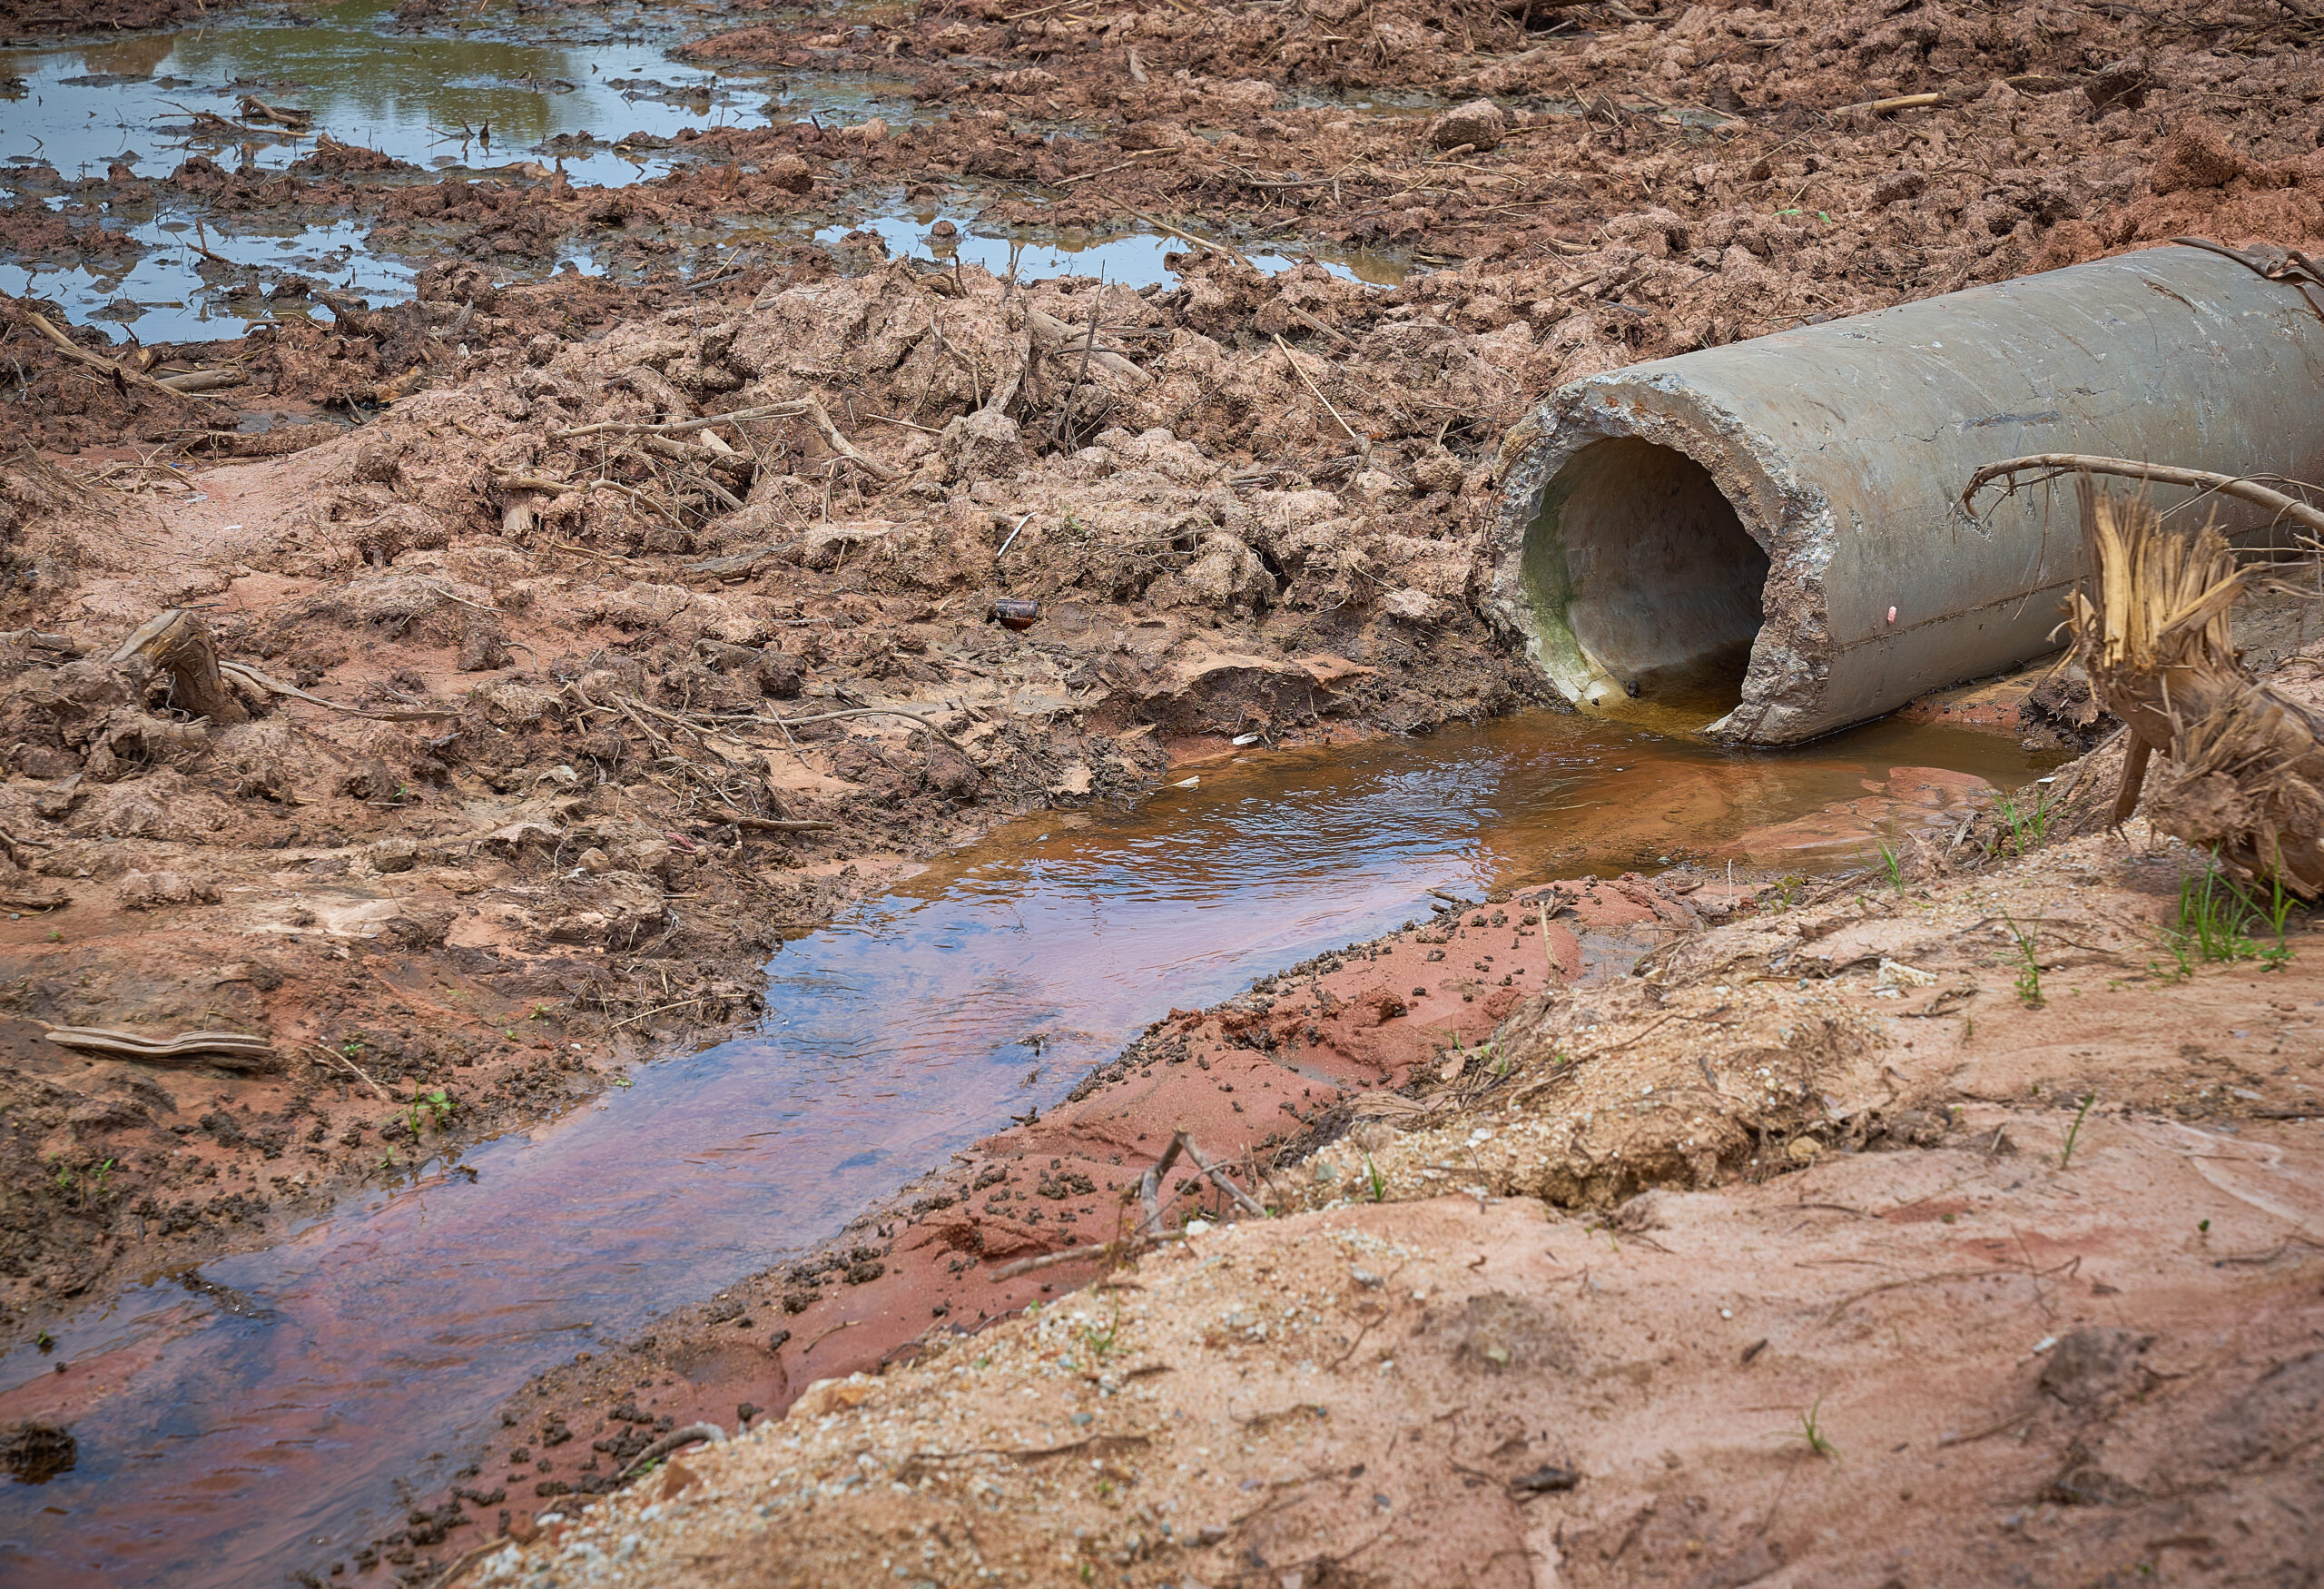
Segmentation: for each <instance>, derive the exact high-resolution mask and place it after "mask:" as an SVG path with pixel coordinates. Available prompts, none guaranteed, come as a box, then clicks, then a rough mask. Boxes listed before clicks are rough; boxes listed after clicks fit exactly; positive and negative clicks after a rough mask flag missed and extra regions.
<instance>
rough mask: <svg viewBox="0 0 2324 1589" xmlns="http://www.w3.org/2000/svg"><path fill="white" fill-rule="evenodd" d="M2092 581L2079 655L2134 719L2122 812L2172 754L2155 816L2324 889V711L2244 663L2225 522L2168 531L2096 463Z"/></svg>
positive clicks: (2112, 700) (2305, 885)
mask: <svg viewBox="0 0 2324 1589" xmlns="http://www.w3.org/2000/svg"><path fill="white" fill-rule="evenodd" d="M2081 496H2082V536H2083V552H2084V555H2085V557H2086V558H2087V559H2088V567H2089V568H2090V571H2091V572H2090V580H2089V583H2088V584H2087V585H2086V586H2085V587H2083V588H2082V589H2079V590H2077V591H2076V592H2075V593H2074V595H2073V597H2072V598H2071V599H2070V601H2069V603H2068V610H2069V612H2070V614H2071V619H2070V621H2071V625H2072V627H2073V636H2074V654H2075V656H2076V658H2077V659H2078V660H2079V661H2080V662H2081V664H2082V666H2083V669H2084V670H2085V671H2087V672H2088V674H2089V676H2090V682H2091V687H2092V688H2093V689H2094V690H2095V691H2096V692H2097V694H2098V698H2099V700H2100V701H2101V702H2102V704H2103V705H2104V706H2105V707H2106V709H2107V710H2108V711H2110V712H2112V713H2113V714H2114V716H2117V717H2120V718H2121V719H2122V722H2123V723H2124V724H2125V725H2127V726H2128V729H2129V733H2130V745H2129V749H2128V754H2127V755H2125V757H2124V758H2123V763H2122V793H2121V795H2120V796H2119V797H2118V798H2117V799H2116V801H2115V804H2114V820H2115V822H2116V824H2118V825H2119V824H2121V823H2122V822H2123V821H2126V820H2127V819H2128V818H2129V816H2130V814H2131V813H2132V811H2134V810H2135V809H2137V807H2138V804H2139V798H2140V791H2141V786H2142V784H2143V783H2144V782H2145V776H2146V770H2147V761H2148V759H2149V757H2150V755H2152V753H2153V752H2154V751H2157V750H2160V751H2162V753H2163V755H2164V756H2165V757H2166V758H2168V760H2169V763H2170V766H2169V767H2168V769H2167V770H2166V771H2165V772H2164V773H2163V774H2162V775H2161V776H2160V777H2158V779H2157V782H2156V786H2155V788H2154V790H2153V791H2152V795H2150V797H2149V798H2148V800H2147V802H2146V808H2147V819H2148V821H2149V822H2151V823H2152V824H2153V825H2154V826H2155V827H2156V828H2157V829H2159V830H2160V831H2162V832H2163V833H2167V834H2171V835H2173V836H2174V837H2177V838H2180V839H2182V840H2184V841H2185V842H2186V843H2187V844H2191V845H2194V846H2197V847H2200V848H2202V849H2207V850H2211V851H2213V852H2215V853H2216V854H2218V855H2219V857H2220V859H2221V862H2222V863H2223V864H2226V865H2227V866H2228V867H2229V868H2230V870H2232V871H2233V872H2234V873H2237V874H2238V875H2240V876H2242V877H2246V878H2249V879H2251V880H2254V881H2256V882H2260V883H2281V884H2282V885H2283V887H2284V888H2285V890H2286V891H2287V892H2289V893H2296V894H2298V895H2299V896H2300V897H2301V898H2303V899H2314V898H2316V897H2317V896H2318V894H2319V893H2324V844H2319V834H2324V722H2319V719H2318V718H2317V717H2316V716H2314V715H2313V714H2311V713H2310V712H2309V710H2308V709H2307V708H2306V707H2304V706H2300V705H2299V703H2298V702H2296V701H2293V700H2290V699H2288V698H2287V697H2285V696H2282V695H2280V694H2279V693H2278V692H2277V691H2276V690H2274V689H2273V688H2271V687H2270V686H2268V685H2265V684H2262V683H2260V682H2259V681H2258V680H2256V679H2254V678H2252V676H2250V674H2249V673H2247V672H2245V671H2244V669H2243V666H2242V665H2241V663H2240V661H2238V659H2237V656H2236V650H2235V640H2234V635H2233V631H2232V627H2231V616H2232V609H2233V607H2234V603H2235V598H2236V597H2237V596H2238V595H2239V594H2240V592H2241V590H2242V588H2243V584H2244V574H2243V570H2241V569H2240V568H2237V566H2236V562H2235V554H2234V552H2233V551H2232V550H2231V549H2230V548H2229V546H2228V544H2227V540H2226V538H2225V537H2223V536H2221V534H2220V533H2219V531H2218V530H2217V529H2216V528H2212V527H2211V526H2209V525H2206V526H2205V527H2204V528H2201V529H2200V530H2198V531H2196V532H2195V533H2193V534H2192V535H2181V534H2173V533H2171V532H2169V531H2166V530H2164V529H2163V528H2162V526H2161V524H2160V522H2159V521H2158V520H2157V518H2156V517H2155V513H2154V509H2153V508H2152V505H2151V504H2149V503H2148V502H2147V501H2145V500H2144V499H2138V500H2133V501H2129V502H2118V501H2116V500H2114V499H2113V498H2110V497H2103V496H2101V495H2100V494H2099V492H2098V490H2097V489H2096V487H2095V485H2094V483H2093V480H2092V479H2090V478H2089V477H2088V476H2086V475H2085V476H2084V477H2083V480H2082V487H2081Z"/></svg>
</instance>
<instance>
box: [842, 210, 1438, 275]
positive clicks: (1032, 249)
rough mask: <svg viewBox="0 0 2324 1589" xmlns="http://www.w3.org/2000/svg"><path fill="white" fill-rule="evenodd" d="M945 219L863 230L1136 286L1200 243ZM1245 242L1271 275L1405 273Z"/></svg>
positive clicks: (999, 267)
mask: <svg viewBox="0 0 2324 1589" xmlns="http://www.w3.org/2000/svg"><path fill="white" fill-rule="evenodd" d="M938 218H939V217H938V216H937V214H936V213H935V212H928V213H926V214H924V215H884V216H881V217H880V218H878V219H877V220H872V221H866V222H864V223H863V228H862V229H863V230H864V231H867V232H878V233H879V234H880V238H881V242H885V243H886V244H887V245H888V252H890V253H891V254H893V255H896V256H897V257H899V258H919V259H930V258H933V259H940V260H947V261H949V260H955V259H957V260H959V261H960V262H961V263H962V264H964V265H981V266H983V267H984V268H985V269H986V270H988V271H991V272H992V273H993V274H994V275H996V276H1006V275H1008V274H1009V266H1010V264H1011V263H1012V262H1013V263H1014V264H1015V266H1016V271H1017V275H1018V278H1019V280H1020V281H1040V280H1041V279H1043V278H1044V277H1049V276H1098V275H1102V276H1103V277H1105V279H1106V280H1107V281H1119V282H1122V283H1124V284H1125V285H1128V286H1131V287H1144V286H1147V284H1149V283H1151V282H1156V281H1167V280H1168V279H1169V274H1170V273H1169V271H1167V270H1165V269H1164V268H1163V265H1162V256H1163V255H1165V254H1169V253H1179V252H1187V251H1188V250H1189V249H1191V247H1192V246H1193V245H1192V244H1190V243H1187V242H1184V241H1183V240H1181V239H1178V238H1175V237H1157V236H1156V235H1155V234H1154V233H1152V232H1129V233H1126V234H1119V235H1116V236H1112V237H1105V238H1099V237H1096V236H1092V235H1090V234H1088V233H1079V234H1074V233H1066V234H1059V233H1055V232H1052V233H1049V234H1048V235H1047V236H1046V237H1044V238H1042V239H1041V240H1039V241H1036V242H1029V241H1026V240H1023V239H1018V238H1009V237H1000V236H992V235H980V234H978V233H976V232H972V231H971V230H970V222H969V220H968V218H967V217H966V216H963V215H957V214H956V215H952V216H950V217H949V219H950V221H951V222H952V223H953V225H954V226H955V227H957V228H958V229H959V230H958V234H957V235H955V236H952V237H949V238H931V237H930V236H929V235H928V229H929V228H930V227H931V226H932V225H934V224H935V223H936V222H937V220H938ZM848 230H849V229H848V228H846V227H844V226H832V227H827V228H826V229H824V230H823V231H822V232H817V233H816V234H815V241H816V242H819V243H821V244H822V245H823V246H824V247H825V248H832V247H836V246H837V245H838V243H839V241H840V239H841V238H842V237H844V236H845V235H846V234H847V232H848ZM1241 246H1242V248H1243V253H1244V256H1245V257H1246V258H1247V259H1248V260H1249V261H1250V262H1252V263H1253V264H1254V265H1256V266H1257V267H1258V268H1259V269H1260V270H1262V271H1265V272H1266V273H1267V274H1268V275H1271V276H1272V275H1276V274H1279V273H1280V272H1282V271H1287V270H1289V269H1291V268H1292V267H1293V266H1294V265H1295V264H1298V263H1299V262H1301V261H1302V260H1305V259H1313V260H1315V262H1316V263H1318V264H1320V265H1322V266H1323V267H1324V269H1325V270H1327V271H1330V272H1331V273H1332V274H1333V275H1334V276H1337V277H1339V278H1340V279H1341V280H1343V281H1368V282H1371V283H1373V284H1374V285H1375V286H1389V287H1393V286H1394V285H1396V284H1397V283H1398V282H1400V281H1403V279H1404V271H1403V266H1402V265H1401V264H1399V263H1397V262H1395V261H1394V260H1393V259H1392V258H1391V257H1389V256H1386V255H1382V254H1371V253H1341V252H1332V251H1326V250H1315V249H1306V248H1302V249H1300V250H1299V251H1298V252H1295V253H1292V254H1280V253H1274V252H1268V250H1267V248H1266V245H1265V244H1264V243H1251V244H1246V245H1241ZM1012 255H1013V261H1012Z"/></svg>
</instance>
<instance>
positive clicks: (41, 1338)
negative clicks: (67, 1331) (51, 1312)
mask: <svg viewBox="0 0 2324 1589" xmlns="http://www.w3.org/2000/svg"><path fill="white" fill-rule="evenodd" d="M33 1345H34V1346H36V1347H39V1348H40V1349H41V1350H42V1351H44V1352H53V1351H54V1350H55V1349H56V1337H54V1336H53V1335H51V1334H49V1333H48V1331H46V1330H43V1331H41V1332H40V1334H38V1335H36V1336H34V1337H33Z"/></svg>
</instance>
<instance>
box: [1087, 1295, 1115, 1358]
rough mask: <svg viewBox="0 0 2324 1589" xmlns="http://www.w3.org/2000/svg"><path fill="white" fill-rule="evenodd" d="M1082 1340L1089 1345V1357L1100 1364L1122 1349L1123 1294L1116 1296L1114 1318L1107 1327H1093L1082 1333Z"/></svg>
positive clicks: (1108, 1322)
mask: <svg viewBox="0 0 2324 1589" xmlns="http://www.w3.org/2000/svg"><path fill="white" fill-rule="evenodd" d="M1081 1338H1082V1340H1083V1341H1084V1342H1086V1343H1087V1344H1088V1347H1089V1355H1090V1356H1091V1357H1095V1358H1097V1359H1098V1362H1100V1363H1103V1362H1104V1361H1105V1360H1106V1355H1107V1354H1108V1352H1112V1351H1117V1350H1118V1349H1119V1348H1120V1347H1121V1344H1122V1298H1121V1293H1119V1292H1116V1293H1115V1294H1114V1316H1113V1318H1111V1319H1109V1320H1108V1321H1107V1324H1106V1327H1105V1328H1104V1329H1099V1328H1098V1327H1097V1326H1096V1325H1091V1326H1090V1327H1088V1328H1087V1329H1085V1330H1083V1331H1082V1332H1081Z"/></svg>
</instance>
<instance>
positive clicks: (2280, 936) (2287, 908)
mask: <svg viewBox="0 0 2324 1589" xmlns="http://www.w3.org/2000/svg"><path fill="white" fill-rule="evenodd" d="M2269 886H2270V889H2271V890H2272V891H2273V892H2272V893H2271V894H2270V897H2269V900H2268V903H2267V904H2265V905H2264V906H2262V907H2260V913H2261V914H2262V915H2264V916H2265V917H2266V918H2267V923H2268V930H2269V931H2270V933H2274V934H2275V937H2276V941H2275V942H2274V943H2271V944H2270V945H2268V946H2267V947H2266V948H2264V949H2262V950H2260V970H2261V971H2281V970H2283V968H2284V967H2286V966H2287V965H2290V963H2291V945H2290V944H2289V943H2285V942H2284V923H2285V921H2286V920H2287V919H2289V918H2290V915H2291V907H2292V905H2293V903H2295V902H2294V900H2293V899H2292V897H2291V895H2290V894H2288V893H2285V892H2284V880H2283V879H2282V878H2280V877H2276V878H2270V880H2269Z"/></svg>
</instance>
